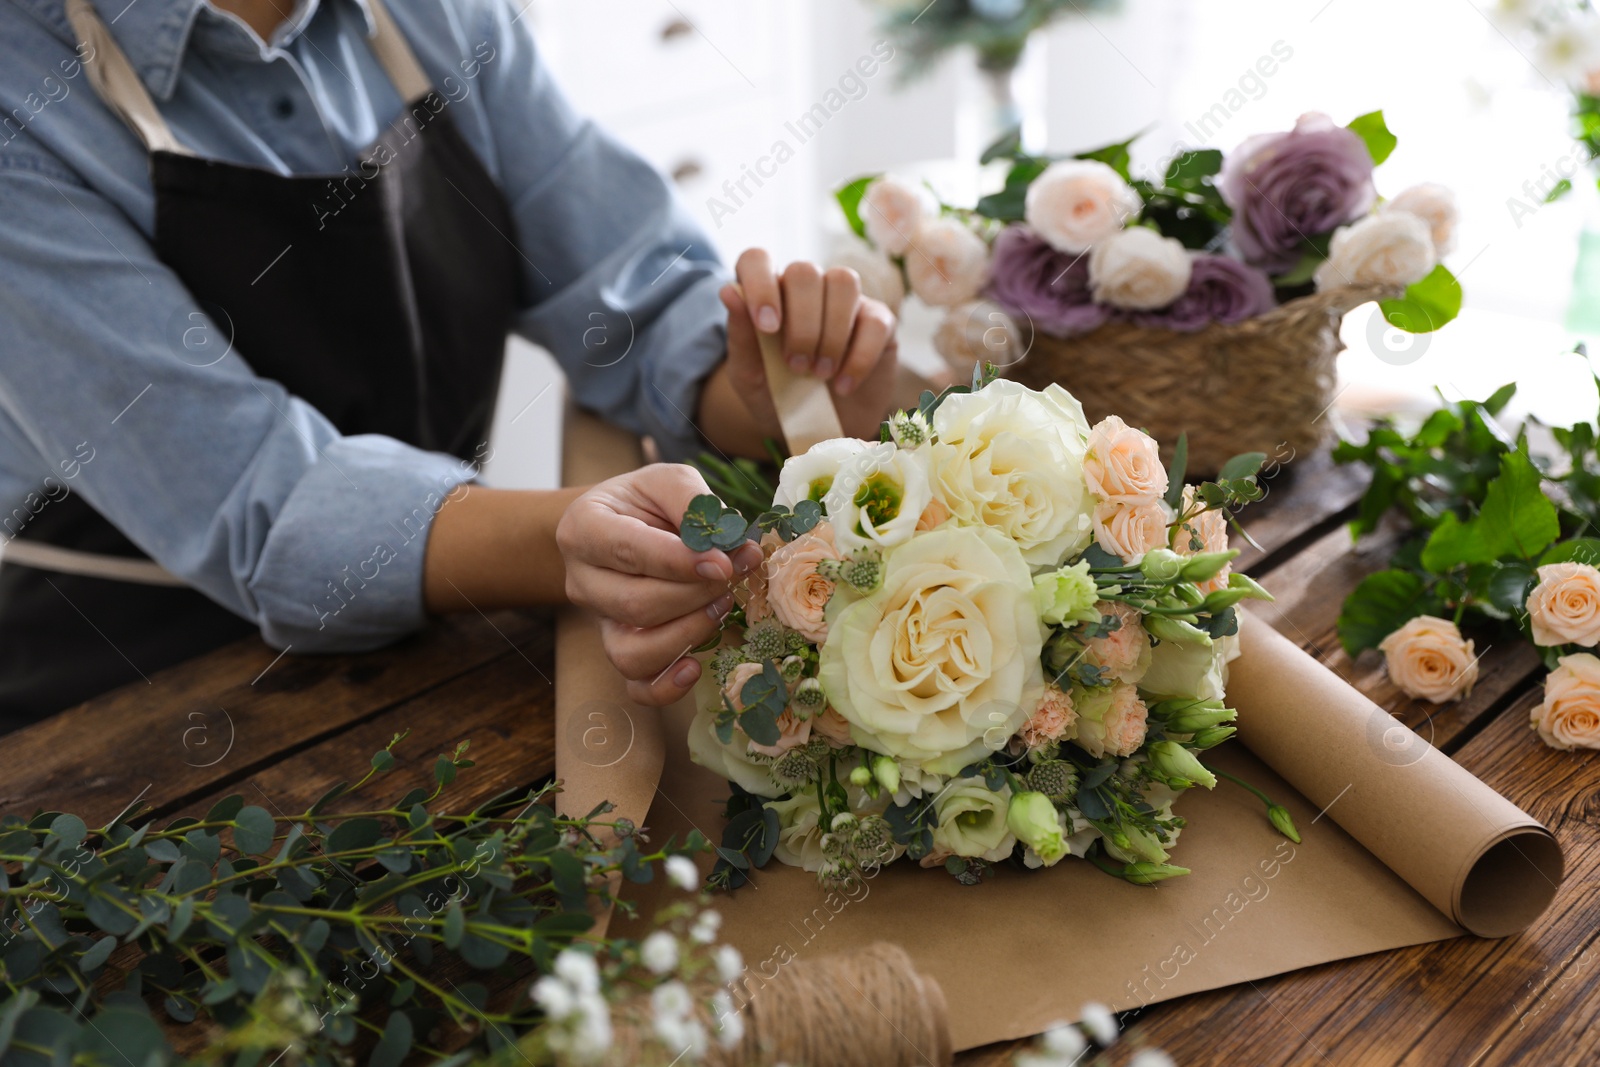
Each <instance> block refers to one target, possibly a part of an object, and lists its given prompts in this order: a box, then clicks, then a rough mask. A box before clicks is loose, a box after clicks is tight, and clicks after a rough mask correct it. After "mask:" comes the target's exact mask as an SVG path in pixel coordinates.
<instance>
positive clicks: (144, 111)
mask: <svg viewBox="0 0 1600 1067" xmlns="http://www.w3.org/2000/svg"><path fill="white" fill-rule="evenodd" d="M367 7H368V8H369V9H370V10H371V12H372V22H373V27H374V32H373V36H372V53H373V55H374V56H376V57H377V60H378V63H379V64H380V65H381V66H382V67H383V69H384V73H386V74H388V75H389V80H390V81H391V82H393V83H394V87H395V90H396V92H398V93H399V94H400V99H401V102H402V103H403V104H410V103H412V102H414V101H416V100H419V99H421V98H422V97H424V96H426V95H428V94H429V93H430V92H432V91H433V83H432V82H431V81H429V80H428V75H427V73H426V72H424V71H423V69H422V64H421V63H419V62H417V57H416V55H415V53H413V52H412V51H411V46H410V45H409V44H407V43H406V38H405V35H404V34H403V33H401V32H400V28H399V27H398V26H396V25H395V24H394V19H393V18H391V17H390V15H389V10H388V8H386V7H384V6H383V3H382V2H381V0H367ZM66 11H67V21H68V22H70V23H71V24H72V30H73V32H74V33H76V34H77V35H78V44H79V45H80V46H83V47H87V48H88V49H89V55H90V57H91V60H90V61H89V62H85V63H84V67H85V69H86V70H87V71H88V72H89V83H90V84H91V85H93V86H94V91H95V93H96V94H97V95H98V96H99V97H100V99H101V100H102V101H104V102H105V105H106V106H107V107H109V108H110V109H111V110H112V111H114V112H115V113H116V114H117V115H118V116H119V117H120V118H121V119H122V121H123V122H125V123H126V124H127V125H128V128H129V129H131V130H133V132H134V133H135V134H137V135H138V137H139V140H141V141H143V142H144V146H145V149H146V150H147V151H150V152H171V153H175V154H177V155H184V156H187V155H193V154H194V153H192V152H190V151H189V149H188V148H186V147H184V146H183V145H182V144H181V143H180V142H179V141H178V139H177V137H175V136H174V135H173V133H172V129H171V127H169V126H168V125H167V120H166V119H164V118H162V117H161V112H160V110H158V109H157V108H156V103H155V101H154V100H152V99H151V98H150V93H149V91H148V90H147V89H146V88H145V85H144V82H143V81H142V80H141V79H140V78H139V74H138V72H137V71H135V70H134V69H133V64H132V63H130V62H129V61H128V57H127V55H126V54H125V53H124V52H123V51H122V48H121V47H120V46H119V45H118V44H117V40H116V38H115V37H113V36H112V35H111V29H110V27H108V26H107V25H106V24H105V21H104V20H102V19H101V18H100V13H99V12H98V11H96V10H95V9H94V5H93V4H92V3H90V0H66Z"/></svg>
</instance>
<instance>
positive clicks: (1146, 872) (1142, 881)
mask: <svg viewBox="0 0 1600 1067" xmlns="http://www.w3.org/2000/svg"><path fill="white" fill-rule="evenodd" d="M1188 873H1189V868H1187V867H1175V866H1173V865H1172V864H1170V863H1129V864H1127V865H1125V866H1124V867H1123V868H1122V877H1124V878H1126V879H1127V880H1128V881H1130V882H1132V883H1133V884H1134V885H1155V884H1156V883H1157V882H1160V881H1165V880H1166V879H1168V878H1177V877H1180V876H1181V875H1185V874H1188Z"/></svg>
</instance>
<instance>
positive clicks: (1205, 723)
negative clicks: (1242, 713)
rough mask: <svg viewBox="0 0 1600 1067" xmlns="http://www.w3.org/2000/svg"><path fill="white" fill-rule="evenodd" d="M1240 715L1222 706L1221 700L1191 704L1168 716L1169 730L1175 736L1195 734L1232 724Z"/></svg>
mask: <svg viewBox="0 0 1600 1067" xmlns="http://www.w3.org/2000/svg"><path fill="white" fill-rule="evenodd" d="M1238 714H1239V713H1238V712H1236V711H1234V710H1233V709H1232V708H1225V707H1223V706H1222V702H1221V701H1220V700H1205V701H1200V702H1198V703H1193V702H1191V705H1190V706H1189V707H1187V708H1181V709H1178V710H1175V711H1174V712H1173V713H1172V714H1171V715H1169V716H1167V729H1168V730H1169V731H1171V732H1172V733H1175V734H1194V733H1199V732H1200V731H1201V730H1204V729H1207V728H1209V727H1212V726H1220V725H1222V724H1223V723H1225V722H1232V721H1233V720H1234V718H1235V717H1236V716H1237V715H1238Z"/></svg>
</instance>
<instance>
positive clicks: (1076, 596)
mask: <svg viewBox="0 0 1600 1067" xmlns="http://www.w3.org/2000/svg"><path fill="white" fill-rule="evenodd" d="M1033 599H1034V603H1036V604H1037V605H1038V607H1039V617H1040V618H1041V619H1043V620H1044V622H1045V624H1046V625H1047V626H1071V625H1072V624H1073V623H1079V622H1099V621H1100V611H1099V609H1098V608H1096V607H1095V606H1094V605H1095V601H1097V600H1099V599H1100V589H1099V587H1098V586H1097V585H1096V584H1095V580H1094V576H1093V575H1091V574H1090V573H1089V561H1088V560H1084V561H1083V562H1081V563H1076V564H1074V565H1072V566H1070V567H1062V568H1061V569H1060V570H1056V571H1051V572H1050V573H1049V574H1041V575H1039V576H1038V577H1037V578H1035V579H1034V580H1033Z"/></svg>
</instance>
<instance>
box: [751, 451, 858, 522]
mask: <svg viewBox="0 0 1600 1067" xmlns="http://www.w3.org/2000/svg"><path fill="white" fill-rule="evenodd" d="M866 450H867V443H866V442H865V441H858V440H856V439H855V438H854V437H835V438H833V439H832V440H828V441H819V442H817V443H816V444H814V445H812V446H811V447H810V448H808V449H807V450H806V451H804V452H802V453H800V455H798V456H790V457H789V458H788V459H786V460H784V463H783V470H781V471H780V472H779V473H778V491H777V492H776V493H774V494H773V496H772V502H773V503H774V504H781V505H783V506H784V507H786V508H793V507H794V506H795V505H796V504H798V503H799V502H800V501H802V500H817V501H821V500H822V499H823V498H824V497H826V496H827V495H828V490H830V489H832V488H833V481H834V479H835V478H837V477H838V476H839V472H840V471H841V470H843V469H844V468H845V466H846V465H847V464H849V463H850V462H851V461H853V460H854V459H855V458H856V457H857V456H858V455H860V454H861V453H862V452H865V451H866Z"/></svg>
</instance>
